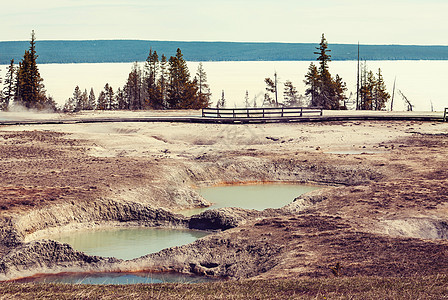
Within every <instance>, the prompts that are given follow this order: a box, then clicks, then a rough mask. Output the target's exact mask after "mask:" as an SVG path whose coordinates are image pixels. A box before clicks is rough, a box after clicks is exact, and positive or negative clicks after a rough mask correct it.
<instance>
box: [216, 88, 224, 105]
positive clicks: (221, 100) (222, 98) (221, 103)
mask: <svg viewBox="0 0 448 300" xmlns="http://www.w3.org/2000/svg"><path fill="white" fill-rule="evenodd" d="M225 107H226V97H225V95H224V90H222V93H221V99H219V100H218V102H217V103H216V108H225Z"/></svg>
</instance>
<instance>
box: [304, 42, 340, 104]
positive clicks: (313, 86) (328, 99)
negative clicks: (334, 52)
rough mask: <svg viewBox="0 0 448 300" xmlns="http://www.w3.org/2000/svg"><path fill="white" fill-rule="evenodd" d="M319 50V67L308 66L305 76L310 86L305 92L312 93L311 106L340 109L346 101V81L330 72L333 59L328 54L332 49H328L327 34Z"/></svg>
mask: <svg viewBox="0 0 448 300" xmlns="http://www.w3.org/2000/svg"><path fill="white" fill-rule="evenodd" d="M316 49H317V50H318V51H317V52H314V54H318V55H319V57H318V58H317V60H318V61H319V69H317V68H316V67H315V66H314V64H311V65H310V67H309V68H308V73H307V74H306V76H305V83H306V84H307V85H308V86H309V88H307V89H306V91H305V94H306V95H308V96H309V95H311V106H321V107H323V108H324V109H340V108H341V102H344V101H345V99H346V97H345V95H344V92H345V90H346V89H345V88H344V87H345V83H344V82H343V81H342V79H341V78H340V77H339V76H336V78H335V79H333V77H332V76H331V74H330V71H329V67H328V63H329V62H330V61H331V55H329V54H328V52H330V51H331V50H329V49H328V43H327V40H326V39H325V35H324V34H322V38H321V42H320V44H319V47H317V48H316Z"/></svg>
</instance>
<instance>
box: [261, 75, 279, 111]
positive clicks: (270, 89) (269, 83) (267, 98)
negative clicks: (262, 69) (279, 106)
mask: <svg viewBox="0 0 448 300" xmlns="http://www.w3.org/2000/svg"><path fill="white" fill-rule="evenodd" d="M264 82H265V83H266V93H265V94H264V101H263V106H274V105H275V100H274V98H273V97H274V95H275V93H276V90H277V87H276V86H275V82H274V80H272V79H271V78H265V79H264ZM271 94H272V96H271Z"/></svg>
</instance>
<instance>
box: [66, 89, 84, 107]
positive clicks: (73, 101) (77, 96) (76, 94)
mask: <svg viewBox="0 0 448 300" xmlns="http://www.w3.org/2000/svg"><path fill="white" fill-rule="evenodd" d="M81 96H82V94H81V90H80V89H79V86H76V87H75V90H74V91H73V96H72V97H70V98H68V99H67V101H66V102H65V104H64V107H63V111H64V112H77V111H80V110H82V103H81Z"/></svg>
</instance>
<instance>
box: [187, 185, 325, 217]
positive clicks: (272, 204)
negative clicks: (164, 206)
mask: <svg viewBox="0 0 448 300" xmlns="http://www.w3.org/2000/svg"><path fill="white" fill-rule="evenodd" d="M320 188H322V187H319V186H312V185H299V184H255V185H229V186H217V187H206V188H201V190H200V191H199V193H200V194H201V196H202V197H204V198H205V199H207V200H208V201H209V202H211V203H213V205H212V206H210V207H207V208H200V209H189V210H185V211H182V214H184V215H189V216H191V215H194V214H198V213H201V212H203V211H205V210H207V209H212V208H222V207H240V208H245V209H256V210H263V209H266V208H280V207H283V206H285V205H287V204H288V203H291V202H292V201H293V200H294V199H295V198H297V197H298V196H300V195H302V194H304V193H307V192H311V191H313V190H316V189H320Z"/></svg>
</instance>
